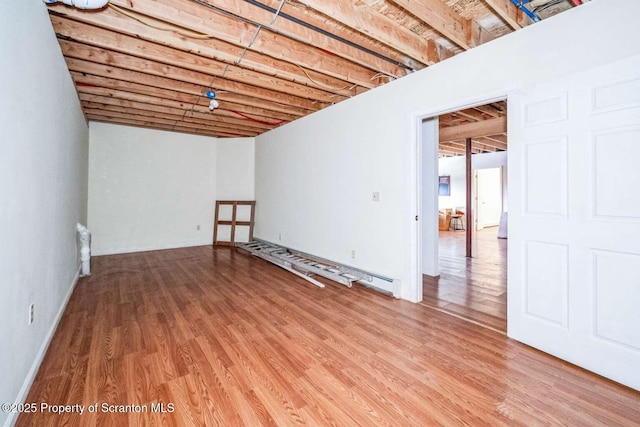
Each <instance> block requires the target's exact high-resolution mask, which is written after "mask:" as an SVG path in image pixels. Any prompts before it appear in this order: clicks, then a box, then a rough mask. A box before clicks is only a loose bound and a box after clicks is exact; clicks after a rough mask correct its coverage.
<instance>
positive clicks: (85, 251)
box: [76, 224, 91, 277]
mask: <svg viewBox="0 0 640 427" xmlns="http://www.w3.org/2000/svg"><path fill="white" fill-rule="evenodd" d="M76 229H77V230H78V236H79V237H80V261H81V262H82V271H81V273H80V277H84V276H88V275H90V274H91V233H90V232H89V230H88V229H87V227H85V226H84V225H82V224H78V225H77V226H76Z"/></svg>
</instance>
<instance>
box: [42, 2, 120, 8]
mask: <svg viewBox="0 0 640 427" xmlns="http://www.w3.org/2000/svg"><path fill="white" fill-rule="evenodd" d="M42 1H44V2H45V3H47V4H53V3H57V2H58V1H60V2H62V3H64V4H68V5H69V6H74V7H77V8H78V9H102V8H103V7H105V6H106V5H107V3H109V0H42Z"/></svg>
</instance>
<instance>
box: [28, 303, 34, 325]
mask: <svg viewBox="0 0 640 427" xmlns="http://www.w3.org/2000/svg"><path fill="white" fill-rule="evenodd" d="M34 311H35V304H33V303H31V304H29V324H32V323H33V315H34Z"/></svg>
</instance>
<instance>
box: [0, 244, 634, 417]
mask: <svg viewBox="0 0 640 427" xmlns="http://www.w3.org/2000/svg"><path fill="white" fill-rule="evenodd" d="M92 273H93V275H92V276H90V277H88V278H83V279H81V280H80V282H79V283H78V285H77V287H76V289H75V291H74V293H73V295H72V297H71V300H70V302H69V305H68V307H67V309H66V310H65V313H64V316H63V318H62V320H61V323H60V325H59V327H58V329H57V331H56V333H55V336H54V337H53V340H52V342H51V345H50V348H49V350H48V352H47V355H46V356H45V359H44V361H43V363H42V366H41V368H40V370H39V372H38V375H37V378H36V380H35V382H34V384H33V386H32V388H31V391H30V393H29V395H28V398H27V402H36V403H38V404H40V403H42V402H45V403H47V404H50V405H54V404H66V405H75V404H78V405H93V404H95V403H98V405H99V406H98V407H97V411H95V412H92V413H89V412H87V410H88V409H86V408H87V407H88V406H85V413H83V414H82V415H79V414H77V413H65V414H55V413H48V412H42V411H38V412H37V413H34V414H23V415H21V417H20V418H19V419H18V423H17V425H19V426H48V425H51V426H59V425H65V426H94V425H99V426H127V425H130V426H141V425H164V426H199V425H200V426H216V425H217V426H242V425H245V426H261V425H277V426H294V425H295V426H300V425H311V426H394V427H397V426H427V425H446V426H450V425H473V426H483V425H484V426H534V425H570V426H604V425H606V426H616V425H617V426H631V425H637V424H638V422H639V421H640V393H639V392H637V391H634V390H631V389H629V388H625V387H623V386H620V385H618V384H615V383H613V382H611V381H608V380H605V379H603V378H601V377H598V376H596V375H594V374H591V373H588V372H586V371H584V370H582V369H579V368H577V367H575V366H573V365H570V364H568V363H565V362H562V361H560V360H558V359H555V358H553V357H551V356H548V355H546V354H544V353H541V352H538V351H536V350H533V349H531V348H530V347H527V346H525V345H521V344H519V343H517V342H515V341H512V340H510V339H508V338H506V337H505V336H504V335H502V334H499V333H496V332H494V331H492V330H490V329H487V328H485V327H481V326H478V325H476V324H473V323H470V322H467V321H463V320H460V319H457V318H455V317H453V316H450V315H447V314H443V313H440V312H438V311H435V310H433V309H430V308H428V307H425V306H423V305H420V304H412V303H410V302H407V301H402V300H397V299H394V298H391V297H389V296H386V295H383V294H381V293H378V292H375V291H373V290H369V289H366V288H364V287H361V286H354V288H352V289H348V288H345V287H343V286H341V285H329V286H327V287H326V288H325V289H320V288H317V287H315V286H313V285H311V284H309V283H307V282H306V281H304V280H302V279H300V278H298V277H296V276H294V275H292V274H290V273H288V272H286V271H284V270H282V269H279V268H278V267H275V266H272V265H270V264H268V263H266V262H265V261H262V260H260V259H256V258H253V257H251V256H248V255H244V254H241V253H238V252H234V251H233V250H231V249H229V248H212V247H210V246H208V247H196V248H186V249H176V250H167V251H157V252H145V253H137V254H125V255H112V256H103V257H95V258H93V262H92ZM5 368H7V367H5ZM158 403H162V404H163V405H164V409H165V410H168V411H169V412H165V413H159V412H152V404H153V405H157V404H158ZM104 405H106V406H104ZM115 405H129V406H115ZM131 405H138V406H131ZM105 408H106V409H111V410H113V411H117V410H122V411H127V412H108V411H105V410H104V409H105ZM136 408H137V409H138V410H146V411H147V412H133V410H134V409H136ZM171 408H173V411H172V412H171Z"/></svg>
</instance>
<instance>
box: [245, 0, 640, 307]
mask: <svg viewBox="0 0 640 427" xmlns="http://www.w3.org/2000/svg"><path fill="white" fill-rule="evenodd" d="M638 16H640V2H638V1H637V0H608V1H602V0H600V1H592V2H589V3H586V4H584V5H582V6H580V7H576V8H573V9H571V10H569V11H567V12H564V13H562V14H560V15H557V16H555V17H553V18H550V19H547V20H544V21H542V22H540V23H537V24H534V25H531V26H529V27H527V28H524V29H523V30H520V31H517V32H515V33H512V34H510V35H507V36H505V37H502V38H500V39H497V40H494V41H492V42H489V43H486V44H484V45H482V46H480V47H477V48H474V49H471V50H469V51H467V52H464V53H462V54H459V55H457V56H455V57H453V58H451V59H448V60H446V61H443V62H441V63H439V64H436V65H434V66H431V67H428V68H426V69H424V70H422V71H419V72H416V73H414V74H412V75H410V76H407V77H404V78H402V79H399V80H396V81H394V82H392V83H389V84H387V85H385V86H383V87H381V88H378V89H375V90H371V91H369V92H367V93H364V94H362V95H359V96H357V97H354V98H352V99H350V100H347V101H345V102H341V103H339V104H337V105H335V106H332V107H330V108H327V109H324V110H321V111H319V112H316V113H314V114H312V115H310V116H306V117H304V118H302V119H299V120H296V121H294V122H292V123H290V124H287V125H285V126H282V127H279V128H277V129H275V130H273V131H270V132H268V133H266V134H263V135H261V136H259V137H257V139H256V200H257V213H258V214H257V218H256V221H257V223H256V235H257V236H258V237H262V238H264V239H267V240H271V241H277V238H278V235H279V234H280V235H282V240H283V243H285V244H287V245H289V246H292V247H294V248H298V249H300V250H303V251H305V252H309V253H312V254H316V255H319V256H322V257H325V258H329V259H332V260H335V261H338V262H344V263H346V264H352V265H355V266H357V267H360V268H363V269H366V270H371V271H374V272H377V273H379V274H383V275H386V276H390V277H394V278H397V279H400V280H401V282H402V297H403V298H406V299H408V300H411V301H419V300H420V299H421V298H422V285H421V283H420V281H419V280H418V277H419V276H418V274H417V270H416V262H415V260H416V259H417V256H418V255H417V248H415V247H412V243H411V242H412V241H413V242H414V241H415V236H416V234H417V231H416V228H417V225H416V224H415V221H414V217H415V215H416V213H417V212H418V210H419V206H418V205H417V183H416V181H417V179H416V177H417V175H416V174H417V170H416V166H415V158H416V156H417V153H416V149H415V147H416V138H417V137H418V134H419V132H418V125H417V124H416V123H417V122H418V121H419V120H420V119H421V117H429V116H435V115H438V114H440V113H442V112H445V111H453V110H455V109H459V108H460V107H463V106H465V105H467V104H469V103H475V104H478V103H481V102H482V101H487V100H489V99H495V98H497V97H501V96H505V95H508V94H509V93H510V92H511V91H512V90H514V89H515V88H518V87H530V88H531V89H534V87H535V84H536V83H537V82H544V81H547V80H550V79H553V78H556V77H558V76H562V75H566V74H570V73H572V72H575V71H577V70H584V69H588V68H593V67H596V66H600V65H603V64H606V63H609V62H613V61H616V60H620V59H623V58H627V57H630V56H632V55H637V54H640V44H639V43H636V42H635V41H636V40H638V39H639V38H640V26H638V25H637V17H638ZM510 114H511V113H510ZM512 142H513V141H512ZM374 191H377V192H380V202H373V201H372V200H371V193H372V192H374ZM427 220H428V219H427V218H425V221H427ZM431 220H432V221H436V220H437V219H436V218H435V217H434V218H433V219H431ZM423 225H425V224H423ZM351 250H356V259H351V256H350V254H351Z"/></svg>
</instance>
